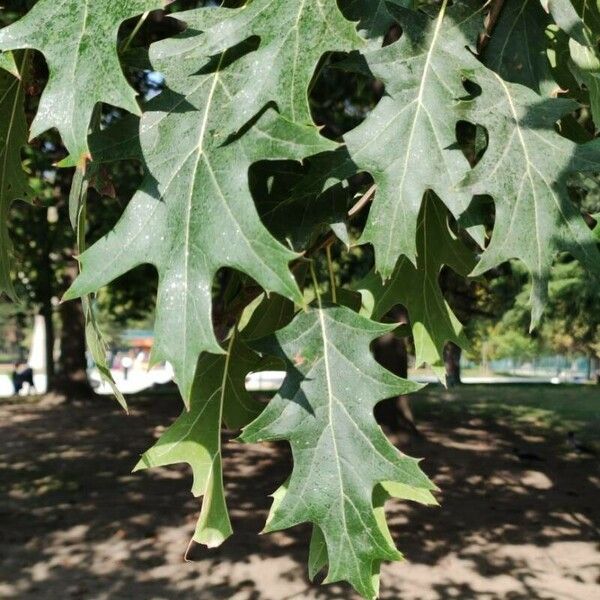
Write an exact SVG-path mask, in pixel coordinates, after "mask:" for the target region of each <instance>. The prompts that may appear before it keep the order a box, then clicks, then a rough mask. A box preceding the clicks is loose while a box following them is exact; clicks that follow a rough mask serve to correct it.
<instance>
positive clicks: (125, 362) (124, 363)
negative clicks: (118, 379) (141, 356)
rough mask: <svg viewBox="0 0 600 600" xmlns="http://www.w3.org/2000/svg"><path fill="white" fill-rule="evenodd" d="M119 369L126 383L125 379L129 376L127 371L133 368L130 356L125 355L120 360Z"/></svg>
mask: <svg viewBox="0 0 600 600" xmlns="http://www.w3.org/2000/svg"><path fill="white" fill-rule="evenodd" d="M121 367H122V368H123V379H125V381H127V377H128V376H129V370H130V369H131V367H133V359H132V358H131V356H129V355H128V354H126V355H125V356H124V357H123V358H122V359H121Z"/></svg>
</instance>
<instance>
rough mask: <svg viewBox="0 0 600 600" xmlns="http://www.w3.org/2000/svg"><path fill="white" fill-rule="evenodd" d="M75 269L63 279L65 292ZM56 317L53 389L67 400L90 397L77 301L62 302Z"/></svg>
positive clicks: (83, 339) (80, 309) (80, 307)
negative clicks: (57, 347)
mask: <svg viewBox="0 0 600 600" xmlns="http://www.w3.org/2000/svg"><path fill="white" fill-rule="evenodd" d="M76 273H77V270H76V268H73V269H69V270H68V273H67V275H66V276H65V278H64V279H63V284H64V286H65V289H66V288H67V287H68V286H69V285H70V283H71V282H72V281H73V280H74V278H75V275H76ZM58 312H59V315H60V323H61V329H60V356H59V359H58V369H57V373H56V377H55V385H54V390H53V391H56V392H58V393H60V394H64V395H65V396H66V397H67V398H90V397H91V396H92V395H93V390H92V386H91V385H90V383H89V380H88V376H87V358H86V354H85V352H86V342H85V318H84V315H83V308H82V306H81V302H80V301H79V300H74V301H69V302H63V303H61V304H60V306H59V309H58Z"/></svg>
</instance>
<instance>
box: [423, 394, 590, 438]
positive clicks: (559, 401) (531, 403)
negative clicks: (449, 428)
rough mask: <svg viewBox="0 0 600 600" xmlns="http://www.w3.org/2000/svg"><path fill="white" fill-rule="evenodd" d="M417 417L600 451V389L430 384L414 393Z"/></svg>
mask: <svg viewBox="0 0 600 600" xmlns="http://www.w3.org/2000/svg"><path fill="white" fill-rule="evenodd" d="M412 407H413V411H414V413H415V418H416V419H417V420H418V419H419V418H421V419H427V417H428V416H435V417H436V418H439V419H441V420H444V419H445V418H447V419H448V421H452V422H453V423H456V420H457V418H458V417H459V416H460V415H462V416H463V418H464V417H465V416H469V415H470V416H473V417H479V418H482V419H484V420H488V421H497V422H499V423H502V424H506V425H509V426H512V427H515V428H520V429H523V428H528V429H533V430H536V432H540V433H546V434H549V435H556V436H565V435H566V433H567V431H575V432H576V433H577V437H578V438H580V439H581V440H584V441H585V442H586V443H590V444H593V445H594V446H595V447H596V448H598V449H600V388H599V387H598V386H592V385H589V386H587V385H544V384H542V385H536V384H523V385H505V384H499V385H465V386H460V387H458V388H454V389H452V390H445V389H444V388H443V387H441V386H439V385H438V386H435V385H432V386H428V387H427V388H425V389H424V390H422V391H421V392H419V393H418V394H415V396H414V400H413V402H412Z"/></svg>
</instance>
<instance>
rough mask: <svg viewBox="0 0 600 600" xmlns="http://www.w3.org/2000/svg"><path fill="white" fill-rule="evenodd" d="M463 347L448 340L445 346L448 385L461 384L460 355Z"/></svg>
mask: <svg viewBox="0 0 600 600" xmlns="http://www.w3.org/2000/svg"><path fill="white" fill-rule="evenodd" d="M461 356H462V348H461V347H460V346H457V345H456V344H455V343H454V342H447V343H446V345H445V346H444V365H445V366H446V383H447V385H448V387H452V386H454V385H460V384H461V383H462V379H461V377H460V357H461Z"/></svg>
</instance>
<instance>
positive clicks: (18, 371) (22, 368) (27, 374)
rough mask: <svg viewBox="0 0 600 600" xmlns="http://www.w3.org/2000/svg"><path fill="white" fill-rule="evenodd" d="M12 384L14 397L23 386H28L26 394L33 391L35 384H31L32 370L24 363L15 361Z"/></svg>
mask: <svg viewBox="0 0 600 600" xmlns="http://www.w3.org/2000/svg"><path fill="white" fill-rule="evenodd" d="M12 382H13V387H14V389H15V396H17V395H18V394H19V392H20V391H21V390H22V389H23V386H24V385H25V384H27V385H28V389H27V392H30V391H31V390H32V389H33V390H35V384H34V383H33V369H32V368H31V367H29V366H27V365H26V364H25V363H24V362H21V361H17V362H16V363H15V368H14V371H13V373H12Z"/></svg>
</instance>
